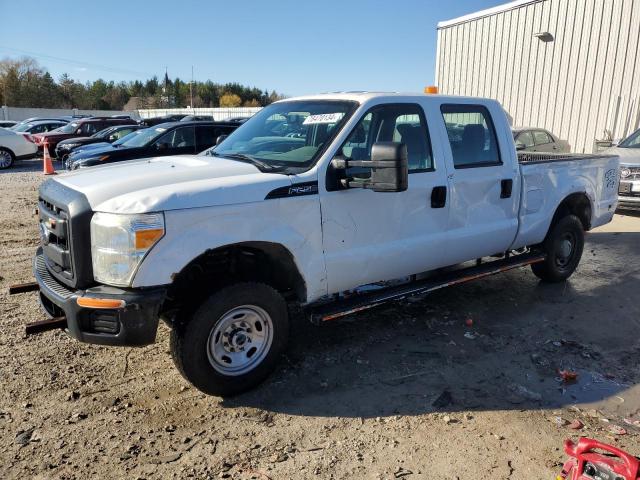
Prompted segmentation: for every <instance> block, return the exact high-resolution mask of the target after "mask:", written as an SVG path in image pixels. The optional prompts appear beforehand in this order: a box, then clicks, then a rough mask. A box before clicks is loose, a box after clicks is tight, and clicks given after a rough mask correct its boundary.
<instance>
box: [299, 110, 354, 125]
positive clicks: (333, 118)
mask: <svg viewBox="0 0 640 480" xmlns="http://www.w3.org/2000/svg"><path fill="white" fill-rule="evenodd" d="M342 117H344V113H342V112H339V113H321V114H319V115H309V116H308V117H307V118H305V119H304V122H302V124H303V125H313V124H316V123H337V122H339V121H340V119H341V118H342Z"/></svg>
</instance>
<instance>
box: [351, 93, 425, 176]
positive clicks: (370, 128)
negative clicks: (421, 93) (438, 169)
mask: <svg viewBox="0 0 640 480" xmlns="http://www.w3.org/2000/svg"><path fill="white" fill-rule="evenodd" d="M376 142H399V143H404V144H405V145H406V147H407V155H408V160H409V173H416V172H424V171H429V170H433V156H432V153H431V142H430V139H429V132H428V131H427V126H426V123H425V121H424V114H423V113H422V109H421V108H420V107H419V106H418V105H415V104H404V105H395V104H394V105H382V106H378V107H374V108H373V109H371V110H370V111H369V112H368V113H367V114H366V115H365V116H364V117H362V119H361V120H360V121H359V122H358V124H357V125H356V127H355V128H354V129H353V131H352V132H351V134H350V135H349V137H348V138H347V140H346V142H345V143H344V144H343V145H342V155H343V156H344V157H345V158H347V159H348V160H371V147H373V144H374V143H376ZM346 174H347V176H349V177H357V178H368V177H369V176H370V175H371V169H369V168H364V167H351V168H349V169H348V170H347V172H346Z"/></svg>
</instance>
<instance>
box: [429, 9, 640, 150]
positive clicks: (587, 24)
mask: <svg viewBox="0 0 640 480" xmlns="http://www.w3.org/2000/svg"><path fill="white" fill-rule="evenodd" d="M538 32H550V33H551V34H552V35H553V36H554V40H553V41H552V42H548V43H545V42H542V41H540V40H539V39H538V38H536V37H534V36H533V35H534V33H538ZM436 58H437V62H436V82H437V84H438V86H439V88H440V91H441V92H442V93H443V94H454V95H470V96H486V97H490V98H495V99H497V100H498V101H500V102H501V103H502V105H503V106H504V108H505V110H506V111H507V112H508V114H509V115H510V116H511V118H512V120H513V125H518V126H535V127H543V128H547V129H548V130H550V131H551V132H553V133H555V134H556V135H558V136H559V137H560V138H562V139H564V140H567V141H568V142H569V143H570V144H571V146H572V150H573V151H575V152H583V153H586V152H591V151H592V149H593V144H594V141H595V140H596V139H601V138H603V136H604V134H605V131H610V132H611V134H612V136H613V138H614V139H620V138H623V137H625V136H627V135H629V134H630V133H631V132H633V131H634V130H636V129H638V128H640V0H537V1H533V2H531V3H528V4H525V5H520V6H516V7H514V8H511V9H506V10H504V11H499V12H492V13H491V14H489V15H486V16H483V17H480V18H475V19H468V20H464V21H462V22H460V23H457V24H450V25H448V26H445V27H441V28H439V29H438V52H437V56H436Z"/></svg>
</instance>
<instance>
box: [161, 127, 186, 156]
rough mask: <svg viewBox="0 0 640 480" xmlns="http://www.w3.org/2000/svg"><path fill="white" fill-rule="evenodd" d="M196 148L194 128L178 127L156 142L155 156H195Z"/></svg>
mask: <svg viewBox="0 0 640 480" xmlns="http://www.w3.org/2000/svg"><path fill="white" fill-rule="evenodd" d="M195 148H196V139H195V132H194V129H193V127H192V126H191V127H178V128H176V129H174V130H171V131H170V132H167V133H165V134H164V135H163V136H161V137H160V138H159V139H158V140H156V142H155V149H156V151H155V152H153V154H154V155H162V156H164V155H186V154H193V153H196V152H195Z"/></svg>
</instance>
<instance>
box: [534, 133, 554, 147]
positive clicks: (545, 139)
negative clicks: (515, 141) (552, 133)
mask: <svg viewBox="0 0 640 480" xmlns="http://www.w3.org/2000/svg"><path fill="white" fill-rule="evenodd" d="M533 137H534V138H535V140H536V145H544V144H547V143H551V142H552V140H551V139H550V138H549V135H547V132H542V131H540V130H536V131H535V132H533Z"/></svg>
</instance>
